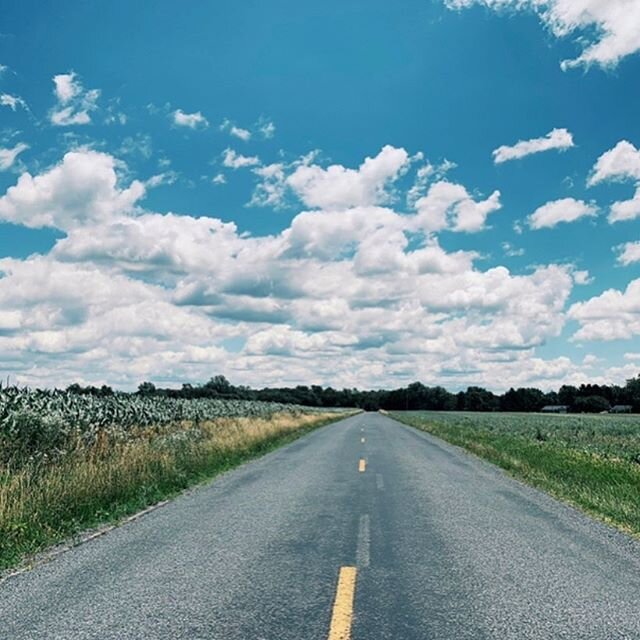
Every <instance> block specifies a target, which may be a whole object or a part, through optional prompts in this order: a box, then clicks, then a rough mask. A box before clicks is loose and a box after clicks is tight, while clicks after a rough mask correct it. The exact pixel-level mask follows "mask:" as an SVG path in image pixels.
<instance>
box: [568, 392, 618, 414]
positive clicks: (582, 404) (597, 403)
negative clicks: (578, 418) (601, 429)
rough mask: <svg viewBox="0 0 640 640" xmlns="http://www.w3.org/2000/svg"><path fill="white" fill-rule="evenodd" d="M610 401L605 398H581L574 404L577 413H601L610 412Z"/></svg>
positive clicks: (573, 408) (573, 407)
mask: <svg viewBox="0 0 640 640" xmlns="http://www.w3.org/2000/svg"><path fill="white" fill-rule="evenodd" d="M609 407H610V405H609V401H608V400H607V399H606V398H605V397H604V396H580V397H578V398H576V400H575V402H574V403H573V406H572V410H573V411H575V412H576V413H600V412H602V411H608V410H609Z"/></svg>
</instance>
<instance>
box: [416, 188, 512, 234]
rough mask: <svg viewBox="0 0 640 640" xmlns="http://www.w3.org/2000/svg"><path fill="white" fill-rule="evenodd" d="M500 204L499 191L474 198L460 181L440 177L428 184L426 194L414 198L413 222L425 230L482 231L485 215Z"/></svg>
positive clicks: (498, 207) (496, 208)
mask: <svg viewBox="0 0 640 640" xmlns="http://www.w3.org/2000/svg"><path fill="white" fill-rule="evenodd" d="M501 206H502V205H501V204H500V192H499V191H494V192H493V193H492V194H491V195H490V196H489V197H488V198H487V199H486V200H482V201H475V200H473V199H472V198H471V196H470V195H469V193H468V192H467V190H466V189H465V188H464V187H463V186H462V185H459V184H454V183H452V182H447V181H444V180H443V181H440V182H436V183H435V184H433V185H431V187H430V188H429V191H428V193H427V195H426V196H423V197H422V198H419V199H418V200H417V201H416V204H415V207H416V212H417V217H416V226H417V227H419V228H420V229H423V230H425V231H427V232H438V231H443V230H445V229H450V230H452V231H466V232H468V233H472V232H476V231H481V230H482V229H484V228H485V223H486V220H487V216H488V215H489V214H490V213H493V212H494V211H498V210H499V209H500V208H501Z"/></svg>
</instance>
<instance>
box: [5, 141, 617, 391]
mask: <svg viewBox="0 0 640 640" xmlns="http://www.w3.org/2000/svg"><path fill="white" fill-rule="evenodd" d="M393 155H394V156H395V155H397V157H398V159H397V160H396V161H395V164H393V163H391V162H390V160H389V158H385V159H384V162H381V165H382V166H379V167H374V168H375V171H374V170H372V169H371V167H369V168H368V170H367V171H365V172H364V175H361V174H362V173H363V171H362V167H363V166H365V165H366V163H364V164H363V165H361V167H360V168H359V169H357V170H355V169H354V170H349V169H346V168H345V167H342V168H341V169H342V170H341V171H339V172H338V174H339V175H340V179H339V180H338V181H339V182H341V181H342V179H343V177H344V176H343V174H344V173H348V172H349V171H352V172H353V173H355V174H357V176H356V177H353V176H352V174H351V173H348V175H349V178H347V179H346V180H347V181H352V182H353V184H356V185H359V189H360V191H359V194H358V198H357V199H354V198H346V197H343V195H342V193H341V192H340V191H339V190H335V191H334V192H333V195H332V196H331V198H328V200H327V202H328V203H329V205H330V206H329V207H328V208H318V207H314V208H313V209H312V210H308V211H302V212H301V213H298V214H297V215H295V216H294V217H293V219H292V221H291V223H290V225H289V226H287V227H286V228H285V229H284V230H282V231H281V232H280V233H277V234H274V235H266V236H250V235H248V234H242V233H239V232H238V229H237V228H236V226H235V225H234V224H233V223H225V222H223V221H222V220H220V219H216V218H213V217H207V216H203V217H199V218H196V217H193V216H188V215H178V214H173V213H169V214H159V213H153V212H150V211H145V210H143V209H142V207H141V204H140V201H141V199H142V198H143V196H144V194H145V189H146V188H148V187H149V186H151V184H152V183H153V184H155V183H157V182H159V181H164V180H166V178H164V177H163V178H157V179H156V178H152V179H150V180H147V181H146V182H143V181H133V182H129V181H130V178H129V179H128V181H127V182H126V183H124V184H122V178H121V179H120V180H119V177H118V174H119V173H120V174H122V173H124V169H122V170H121V169H119V165H118V163H117V161H116V160H115V159H114V158H113V157H111V156H108V155H107V154H103V153H98V152H95V151H87V150H84V151H76V152H71V153H68V154H66V155H65V156H64V158H63V159H62V161H61V162H60V163H59V164H57V165H56V166H54V167H52V168H50V169H47V170H46V171H43V172H42V173H41V174H40V175H36V176H31V175H29V174H24V175H23V176H21V177H20V179H19V180H18V183H17V184H16V185H15V186H14V187H12V188H11V189H9V191H8V192H7V194H6V195H5V196H4V197H3V198H1V199H0V219H2V220H9V221H12V222H15V223H17V224H23V225H26V226H30V227H38V226H53V227H56V228H58V229H61V230H63V231H64V232H65V237H64V238H62V239H59V240H58V241H57V242H56V245H55V247H54V248H53V250H51V251H50V252H49V253H48V254H47V255H45V256H32V257H30V258H26V259H24V260H17V259H3V260H0V273H1V274H2V276H1V277H0V310H1V312H0V363H1V364H0V375H1V374H2V373H9V372H11V374H12V376H13V375H16V376H17V378H18V380H19V381H20V382H21V383H25V384H26V383H30V384H50V385H53V384H58V385H64V384H68V383H70V382H72V381H73V380H80V381H81V382H90V383H92V384H95V383H103V382H104V383H108V384H114V385H116V386H125V387H128V388H131V387H135V385H136V384H137V383H139V382H140V381H141V380H144V379H150V378H151V379H157V380H160V381H162V383H163V384H175V385H179V384H180V383H181V382H182V381H185V380H193V381H198V380H204V379H206V378H207V377H209V376H210V375H211V371H216V372H217V371H219V372H221V373H224V374H225V375H227V376H228V377H229V378H230V379H232V380H233V381H234V382H237V383H240V384H245V383H246V384H259V385H269V384H297V383H314V382H318V383H322V384H327V383H330V384H332V385H334V386H354V385H359V386H379V385H387V384H388V385H393V384H396V383H399V384H404V383H406V382H410V381H412V380H415V379H421V380H423V381H424V382H425V383H431V384H437V383H441V384H442V383H443V382H445V383H447V381H450V383H451V384H447V386H457V385H461V384H482V385H490V386H492V387H496V388H497V387H500V386H501V385H503V384H504V381H505V380H507V381H508V383H509V384H523V385H526V384H531V383H535V384H538V383H539V384H540V385H545V386H554V385H555V386H558V384H557V383H558V382H564V381H570V380H574V379H576V378H577V377H578V376H579V374H580V371H581V369H580V367H581V366H583V365H574V364H573V363H572V362H571V361H570V360H569V359H568V358H556V359H552V360H543V359H541V358H540V357H538V356H536V349H537V347H539V346H540V345H543V344H544V343H545V342H546V341H548V340H551V339H554V338H556V337H557V336H559V335H560V332H561V331H562V329H563V327H564V324H565V321H566V306H567V301H568V299H569V295H570V294H571V292H572V289H573V287H574V286H575V284H576V281H577V280H580V279H581V276H580V275H579V272H577V271H576V270H575V269H574V268H573V267H571V266H558V265H553V264H552V265H544V266H539V267H537V268H535V269H534V270H532V271H531V272H528V273H525V274H516V273H513V272H511V271H510V270H509V269H507V268H506V267H504V266H492V267H491V268H483V267H482V266H481V265H482V262H481V261H480V260H479V254H478V253H477V252H475V251H471V250H457V251H451V250H447V249H445V248H443V247H442V246H441V245H440V243H439V241H438V239H437V238H436V237H435V236H434V235H433V230H432V229H431V228H430V227H431V226H432V225H430V224H429V223H430V222H432V221H433V220H438V219H440V218H439V216H440V215H441V212H442V211H444V220H445V226H444V227H441V228H446V229H451V230H459V231H464V230H470V229H474V230H475V229H478V228H479V227H482V226H484V225H485V224H486V216H487V215H488V212H489V211H493V210H497V208H498V206H499V199H498V195H497V194H494V195H492V196H490V197H489V198H487V199H485V200H481V201H475V200H474V199H473V197H472V196H471V195H470V194H469V192H468V191H467V190H466V189H465V188H464V187H463V186H462V185H455V184H451V183H447V182H444V181H439V182H436V183H434V184H433V185H431V187H430V189H429V191H428V193H427V195H426V196H424V197H425V198H431V201H430V202H429V203H428V205H427V204H425V203H424V202H423V203H422V206H423V209H422V210H421V209H420V208H418V209H417V210H416V212H415V213H413V212H411V213H401V212H398V211H395V210H394V209H392V208H391V206H390V205H389V204H388V202H387V204H386V205H380V204H376V201H377V200H378V199H386V196H383V195H382V194H380V192H379V189H382V190H384V191H386V189H388V183H387V180H388V179H391V178H392V177H393V176H394V175H395V173H394V171H395V172H396V173H397V172H400V171H404V162H403V161H402V158H403V157H407V154H406V152H405V154H393ZM236 157H237V156H236ZM378 158H380V156H377V157H376V158H374V159H373V160H374V161H376V160H377V159H378ZM305 162H306V164H307V165H311V164H316V162H317V161H316V160H315V159H313V157H309V158H307V159H301V160H298V161H296V163H299V164H294V163H292V164H289V165H281V166H277V163H276V165H267V166H260V167H258V166H257V165H256V166H255V167H254V168H255V170H256V171H258V170H260V171H262V172H263V175H262V176H259V177H260V178H261V179H265V178H267V177H271V178H274V177H275V178H274V179H279V180H281V182H286V180H287V178H288V176H289V175H293V174H294V173H295V172H296V170H297V169H298V168H299V167H300V166H303V165H302V163H305ZM407 162H408V160H407ZM316 166H318V168H319V169H322V167H320V166H319V165H317V164H316ZM391 166H394V167H396V169H395V170H394V171H392V170H391V168H390V167H391ZM319 175H321V180H322V181H325V180H328V177H327V175H325V174H322V173H321V174H319ZM278 176H280V177H279V178H278ZM389 176H391V178H389ZM363 181H364V183H365V184H366V188H365V187H363V186H362V182H363ZM326 184H327V185H328V186H329V187H334V186H335V185H333V184H332V183H331V181H330V180H329V182H327V183H326ZM286 188H287V189H288V190H289V191H290V192H291V193H292V194H293V193H295V192H294V191H293V188H292V187H290V186H288V185H287V186H286ZM314 188H315V187H314ZM309 194H311V195H309ZM309 194H307V193H306V192H305V197H308V198H311V200H309V202H311V201H314V200H313V198H314V197H315V192H314V191H313V190H311V191H310V192H309ZM358 200H359V201H361V202H364V203H366V204H362V205H355V204H354V202H357V201H358ZM336 203H340V204H341V206H337V204H336ZM425 208H426V209H427V214H428V215H427V217H426V218H425V217H424V215H425V211H424V209H425ZM436 226H438V225H436ZM185 336H188V340H186V339H185ZM231 339H232V342H233V343H234V345H235V346H234V347H233V348H231V347H229V346H228V341H229V340H231ZM5 369H10V371H5ZM592 373H593V372H592ZM607 375H609V374H607ZM611 375H613V373H612V374H611Z"/></svg>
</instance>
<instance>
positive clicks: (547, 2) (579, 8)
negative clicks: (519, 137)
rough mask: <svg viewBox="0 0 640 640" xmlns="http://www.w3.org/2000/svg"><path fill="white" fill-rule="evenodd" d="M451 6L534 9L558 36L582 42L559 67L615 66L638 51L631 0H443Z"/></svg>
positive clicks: (639, 14)
mask: <svg viewBox="0 0 640 640" xmlns="http://www.w3.org/2000/svg"><path fill="white" fill-rule="evenodd" d="M445 4H446V5H447V6H448V7H449V8H451V9H463V8H467V7H470V6H472V5H474V4H481V5H484V6H486V7H488V8H490V9H493V10H495V11H500V10H514V11H534V12H536V13H537V14H538V16H539V17H540V20H541V21H542V23H543V24H544V25H545V26H546V27H548V28H549V29H550V31H551V32H552V33H553V34H554V35H555V36H556V37H559V38H562V37H566V36H570V35H576V36H579V37H577V38H576V39H577V40H578V42H581V43H582V44H583V45H584V49H583V51H582V53H581V54H580V55H579V56H578V57H577V58H575V59H572V60H564V61H563V62H562V68H563V69H569V68H572V67H577V66H581V65H584V66H587V67H588V66H590V65H591V64H598V65H600V66H602V67H613V66H616V65H617V64H618V63H619V62H620V60H622V59H623V58H624V57H626V56H628V55H631V54H633V53H636V52H637V51H638V50H640V29H638V28H637V26H638V24H640V4H639V3H638V2H636V1H635V0H445Z"/></svg>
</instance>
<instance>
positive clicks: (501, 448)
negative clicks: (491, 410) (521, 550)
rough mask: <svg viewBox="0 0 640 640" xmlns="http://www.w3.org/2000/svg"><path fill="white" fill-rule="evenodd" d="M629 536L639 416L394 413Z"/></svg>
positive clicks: (639, 457)
mask: <svg viewBox="0 0 640 640" xmlns="http://www.w3.org/2000/svg"><path fill="white" fill-rule="evenodd" d="M391 415H392V417H394V418H395V419H397V420H399V421H401V422H404V423H406V424H409V425H411V426H413V427H416V428H418V429H420V430H422V431H427V432H428V433H431V434H433V435H435V436H438V437H439V438H442V439H443V440H446V441H448V442H451V443H452V444H455V445H458V446H461V447H464V448H465V449H467V450H468V451H470V452H472V453H474V454H476V455H477V456H479V457H481V458H484V459H486V460H488V461H489V462H492V463H493V464H496V465H498V466H500V467H502V468H503V469H505V470H506V471H507V472H508V473H510V474H511V475H513V476H515V477H516V478H519V479H520V480H523V481H525V482H527V483H529V484H531V485H533V486H535V487H538V488H540V489H543V490H545V491H547V492H549V493H551V494H552V495H554V496H555V497H557V498H559V499H561V500H564V501H566V502H569V503H571V504H573V505H574V506H576V507H578V508H580V509H582V510H583V511H586V512H587V513H589V514H591V515H593V516H595V517H597V518H599V519H601V520H603V521H605V522H607V523H609V524H612V525H614V526H616V527H618V528H620V529H622V530H624V531H626V532H628V533H632V534H634V535H636V536H638V535H640V418H639V417H638V416H619V417H616V416H600V415H597V416H561V415H560V416H545V415H537V414H535V415H530V414H473V413H458V412H447V413H444V412H442V413H440V412H395V413H392V414H391Z"/></svg>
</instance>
